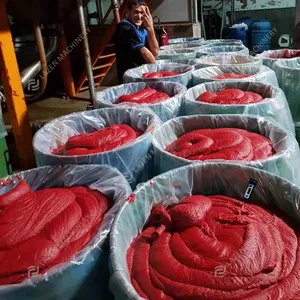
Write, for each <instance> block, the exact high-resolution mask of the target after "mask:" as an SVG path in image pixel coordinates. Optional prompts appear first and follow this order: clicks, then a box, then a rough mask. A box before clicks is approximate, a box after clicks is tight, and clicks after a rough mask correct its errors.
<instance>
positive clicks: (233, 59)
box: [195, 55, 262, 69]
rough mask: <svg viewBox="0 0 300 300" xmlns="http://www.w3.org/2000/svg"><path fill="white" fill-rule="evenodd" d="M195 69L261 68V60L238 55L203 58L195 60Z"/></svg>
mask: <svg viewBox="0 0 300 300" xmlns="http://www.w3.org/2000/svg"><path fill="white" fill-rule="evenodd" d="M197 62H198V63H197V64H196V66H195V69H201V68H205V67H211V66H231V65H233V66H235V65H238V66H247V67H252V66H253V67H261V66H262V60H261V59H260V58H256V57H253V56H250V55H249V56H246V55H245V56H240V55H219V56H217V55H216V56H203V57H200V58H198V59H197Z"/></svg>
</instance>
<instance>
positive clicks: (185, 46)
mask: <svg viewBox="0 0 300 300" xmlns="http://www.w3.org/2000/svg"><path fill="white" fill-rule="evenodd" d="M200 47H201V45H198V44H197V43H185V44H173V45H167V46H162V47H160V50H175V51H177V50H179V49H191V50H199V49H200Z"/></svg>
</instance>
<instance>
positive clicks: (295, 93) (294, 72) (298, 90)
mask: <svg viewBox="0 0 300 300" xmlns="http://www.w3.org/2000/svg"><path fill="white" fill-rule="evenodd" d="M299 52H300V51H299ZM273 69H274V71H275V73H276V75H277V78H278V82H279V86H280V87H281V88H282V89H283V91H284V92H285V95H286V98H287V101H288V104H289V106H290V109H291V112H292V116H293V119H294V121H295V122H296V123H298V122H300V101H299V100H300V99H299V97H300V58H296V59H290V60H289V59H284V60H282V59H281V60H278V61H277V62H276V63H275V64H274V66H273Z"/></svg>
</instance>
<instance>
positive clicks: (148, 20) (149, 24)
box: [143, 6, 153, 31]
mask: <svg viewBox="0 0 300 300" xmlns="http://www.w3.org/2000/svg"><path fill="white" fill-rule="evenodd" d="M143 24H144V26H145V28H146V30H147V31H149V30H153V18H152V16H151V13H150V10H149V7H148V6H145V8H144V19H143Z"/></svg>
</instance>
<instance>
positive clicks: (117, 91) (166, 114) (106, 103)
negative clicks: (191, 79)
mask: <svg viewBox="0 0 300 300" xmlns="http://www.w3.org/2000/svg"><path fill="white" fill-rule="evenodd" d="M147 87H150V88H152V89H155V90H157V91H158V92H163V93H166V94H168V95H169V96H170V99H168V100H167V101H164V102H161V103H155V104H151V105H146V104H143V105H138V104H135V103H124V104H118V105H117V104H114V102H115V101H117V100H118V99H119V97H120V96H122V95H126V94H132V93H136V92H138V91H140V90H143V89H145V88H147ZM186 91H187V89H186V87H185V86H183V85H181V84H179V83H175V82H152V83H145V82H133V83H127V84H122V85H119V86H116V87H112V88H108V89H106V90H104V91H103V92H99V93H96V101H95V102H96V108H102V107H112V106H118V107H120V106H135V107H144V106H145V107H148V108H150V109H152V110H153V111H154V112H155V113H156V114H157V115H158V116H159V118H160V119H161V120H162V121H163V122H166V121H168V120H170V119H173V118H176V117H178V116H179V113H180V108H181V102H182V98H183V94H184V93H185V92H186Z"/></svg>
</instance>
